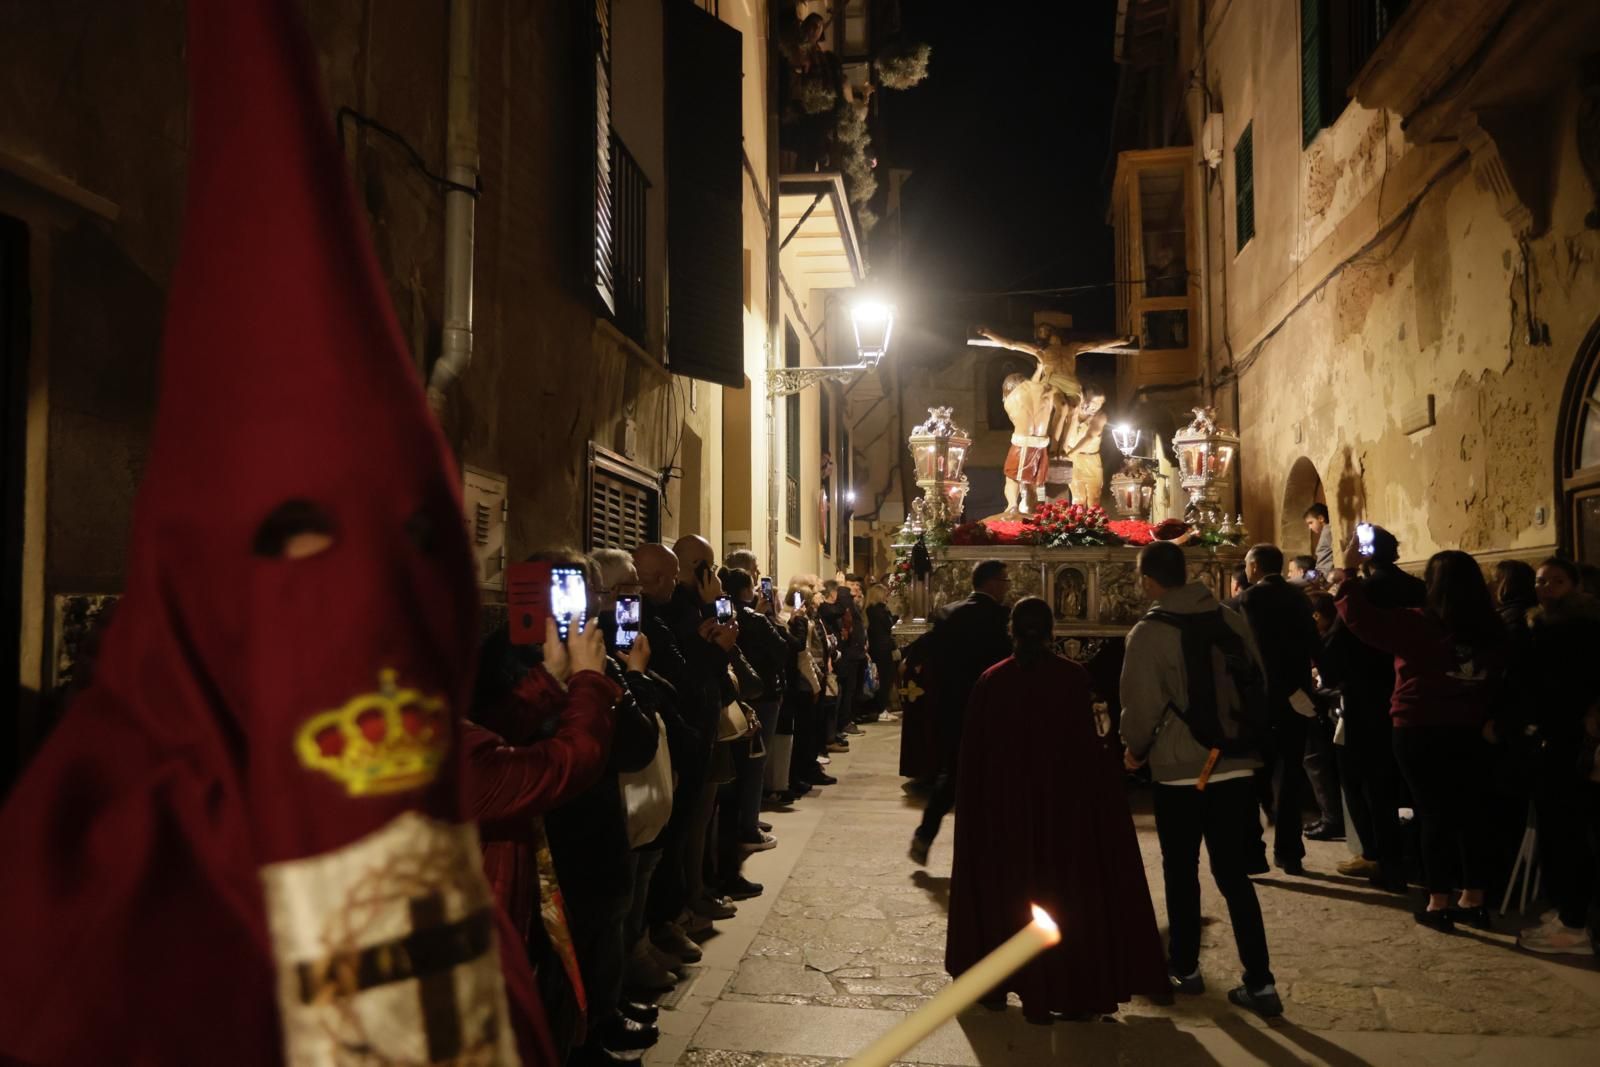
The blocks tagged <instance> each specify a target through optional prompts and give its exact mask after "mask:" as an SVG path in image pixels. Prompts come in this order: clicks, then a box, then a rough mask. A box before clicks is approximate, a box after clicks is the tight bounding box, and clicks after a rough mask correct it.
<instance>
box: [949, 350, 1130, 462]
mask: <svg viewBox="0 0 1600 1067" xmlns="http://www.w3.org/2000/svg"><path fill="white" fill-rule="evenodd" d="M978 333H980V334H982V335H983V336H984V337H987V338H988V339H989V340H991V341H993V342H994V343H995V344H997V345H999V346H1000V347H1001V348H1009V349H1011V351H1013V352H1026V353H1027V354H1028V355H1030V356H1032V357H1033V358H1034V359H1036V360H1038V361H1039V366H1038V369H1037V370H1035V371H1034V373H1033V380H1034V381H1036V382H1041V383H1043V384H1044V385H1045V386H1046V387H1047V388H1048V389H1049V390H1050V393H1051V405H1052V406H1053V408H1054V411H1055V414H1054V417H1053V418H1052V419H1051V428H1050V431H1049V437H1050V444H1051V451H1052V452H1054V453H1055V454H1056V455H1062V454H1064V453H1065V452H1066V451H1067V449H1068V447H1069V446H1070V444H1071V442H1069V441H1068V440H1067V431H1068V428H1069V426H1071V424H1072V423H1073V422H1074V417H1073V412H1074V409H1076V408H1077V407H1078V406H1079V405H1080V404H1081V403H1082V401H1083V399H1084V394H1083V386H1082V385H1081V384H1080V383H1079V382H1078V375H1077V365H1078V356H1079V354H1080V353H1083V352H1090V351H1093V350H1094V349H1097V348H1105V347H1107V346H1108V345H1113V344H1117V343H1119V342H1120V341H1121V340H1122V338H1120V337H1101V338H1095V339H1093V340H1089V341H1069V340H1066V339H1065V338H1064V337H1063V336H1062V334H1061V333H1060V331H1058V330H1057V329H1056V327H1054V326H1052V325H1050V324H1049V323H1047V322H1041V323H1040V324H1039V326H1038V329H1037V330H1035V331H1034V337H1035V340H1034V341H1016V340H1012V339H1010V338H1007V337H1001V336H1000V335H999V334H997V333H995V332H994V331H993V330H988V329H979V330H978ZM1103 402H1104V401H1103V399H1102V403H1103Z"/></svg>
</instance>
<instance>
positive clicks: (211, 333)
mask: <svg viewBox="0 0 1600 1067" xmlns="http://www.w3.org/2000/svg"><path fill="white" fill-rule="evenodd" d="M295 8H296V5H294V4H292V3H289V2H288V0H189V3H188V12H189V14H188V18H189V40H188V52H187V60H188V65H189V85H190V93H191V97H190V106H191V118H192V136H191V140H190V155H189V167H188V176H187V182H188V186H187V202H186V209H185V211H186V214H185V224H184V231H183V239H182V246H181V250H180V255H179V258H178V264H177V268H176V271H175V274H174V276H173V279H172V285H171V291H170V302H169V306H168V310H167V323H166V337H165V340H164V346H163V353H162V362H163V366H162V384H161V396H160V406H159V411H158V414H157V418H156V424H155V430H154V436H153V441H152V444H151V450H150V457H149V465H148V468H147V473H146V476H145V479H144V482H143V484H142V486H141V487H140V490H139V497H138V502H137V507H136V509H135V517H134V526H133V537H132V546H131V550H130V553H129V558H128V567H127V584H126V591H125V595H124V598H123V600H122V602H121V603H120V605H119V607H118V610H117V614H116V620H115V622H114V623H113V624H112V625H111V627H110V629H109V631H108V633H107V634H106V636H105V640H104V643H103V646H102V651H101V655H100V660H99V662H98V664H97V667H96V670H95V676H94V681H93V684H92V685H91V687H90V688H89V689H88V690H87V691H86V692H85V693H84V694H83V695H82V696H80V697H79V698H78V699H77V700H76V701H75V702H74V703H73V704H72V705H71V706H70V707H69V708H68V710H67V711H66V713H65V715H64V717H63V720H62V722H61V723H60V725H59V727H58V728H57V730H56V731H55V733H54V735H53V736H52V737H51V738H50V740H49V742H48V743H47V744H46V745H45V747H44V749H43V750H42V751H41V752H40V753H39V754H38V755H37V757H36V758H35V760H34V761H33V764H32V766H31V768H30V769H29V771H28V773H27V774H26V776H25V777H24V779H23V781H22V782H21V783H20V784H19V785H18V787H17V789H16V790H15V792H14V794H13V795H12V797H11V799H10V801H9V803H8V804H7V806H6V808H5V810H4V812H3V814H0V856H3V857H4V860H3V862H0V946H3V947H0V1060H3V1059H9V1058H13V1057H14V1058H16V1059H19V1060H21V1061H22V1062H26V1063H51V1064H54V1063H74V1064H77V1063H171V1064H177V1063H228V1064H256V1063H271V1062H280V1061H282V1060H285V1059H287V1060H291V1061H293V1062H295V1063H317V1064H321V1063H330V1064H331V1063H336V1062H337V1063H346V1062H360V1063H379V1062H382V1063H431V1062H438V1061H442V1060H450V1061H451V1062H471V1063H503V1062H514V1061H515V1059H516V1053H515V1051H514V1048H513V1034H512V1030H511V1027H510V1025H509V1024H508V1022H507V1010H506V999H505V992H504V986H503V983H502V979H501V972H500V968H499V963H498V961H497V950H496V927H495V921H496V920H495V913H494V910H493V904H492V901H491V898H490V896H489V892H488V889H487V886H486V884H485V881H484V878H483V875H482V871H481V866H480V860H479V855H478V845H477V839H476V836H475V833H474V831H473V829H472V828H471V826H470V825H467V824H464V823H463V822H462V821H461V816H460V798H459V795H458V791H459V775H458V773H457V762H458V753H457V747H456V732H457V723H458V715H459V712H460V710H461V708H462V707H463V705H464V703H465V700H466V697H467V692H468V685H469V679H470V678H471V676H472V668H473V653H474V634H475V622H474V614H475V608H476V600H475V593H474V583H473V578H472V572H471V566H470V558H469V554H468V548H467V545H466V540H465V534H464V530H463V524H462V522H461V517H460V516H461V512H460V501H459V496H458V490H457V488H456V478H455V471H454V465H453V461H452V460H451V457H450V455H449V451H448V449H447V448H446V446H445V443H444V441H443V439H442V437H441V435H440V433H439V431H438V429H437V427H436V425H435V424H434V422H433V420H432V418H431V417H430V415H429V413H428V410H427V407H426V404H425V402H424V399H423V393H422V389H421V387H420V385H419V382H418V377H417V374H416V371H415V370H414V369H413V367H412V366H411V365H410V362H409V360H408V358H407V356H406V350H405V347H404V345H403V343H402V341H401V338H400V334H399V331H398V329H397V327H396V323H395V321H394V317H393V314H392V312H391V311H390V309H389V305H388V298H387V295H386V293H385V291H384V288H383V285H382V282H381V280H380V276H379V273H378V270H377V266H376V263H375V262H374V259H373V256H372V253H371V251H370V248H369V246H368V243H367V239H366V236H365V233H364V230H363V223H362V221H361V220H360V217H359V212H358V209H357V207H356V205H355V202H354V200H353V197H352V192H351V188H350V184H349V181H348V180H347V177H346V175H345V172H344V166H343V162H342V160H341V158H340V156H339V153H338V149H337V147H336V144H335V141H334V137H333V131H332V126H331V121H330V116H331V112H330V109H329V108H328V106H327V105H326V103H325V102H324V101H323V99H322V98H321V95H320V91H319V87H318V76H317V69H316V61H315V58H314V56H313V54H312V51H311V48H310V45H309V42H308V40H307V39H306V37H305V35H304V33H303V30H302V28H301V26H300V24H299V22H298V19H297V17H296V15H295V13H294V12H295Z"/></svg>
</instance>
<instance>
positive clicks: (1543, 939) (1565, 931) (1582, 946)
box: [1517, 920, 1594, 956]
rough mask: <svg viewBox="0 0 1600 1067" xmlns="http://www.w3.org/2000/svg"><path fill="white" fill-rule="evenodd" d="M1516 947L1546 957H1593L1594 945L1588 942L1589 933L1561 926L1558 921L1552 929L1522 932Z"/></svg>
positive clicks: (1545, 927) (1541, 927) (1537, 928)
mask: <svg viewBox="0 0 1600 1067" xmlns="http://www.w3.org/2000/svg"><path fill="white" fill-rule="evenodd" d="M1517 945H1518V946H1519V947H1521V948H1525V949H1527V950H1528V951H1529V952H1539V953H1542V954H1544V955H1547V956H1593V955H1594V945H1593V943H1591V942H1590V940H1589V931H1588V930H1586V929H1584V928H1583V927H1581V926H1577V927H1573V926H1562V925H1561V923H1560V921H1559V920H1557V922H1556V925H1555V926H1554V928H1551V927H1548V926H1539V927H1535V928H1534V929H1532V930H1524V931H1522V934H1521V936H1519V937H1518V938H1517Z"/></svg>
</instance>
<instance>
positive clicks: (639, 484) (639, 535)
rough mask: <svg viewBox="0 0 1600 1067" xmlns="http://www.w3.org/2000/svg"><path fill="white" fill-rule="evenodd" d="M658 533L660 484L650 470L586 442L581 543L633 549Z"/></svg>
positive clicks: (649, 541) (658, 534)
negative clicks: (586, 493) (585, 501)
mask: <svg viewBox="0 0 1600 1067" xmlns="http://www.w3.org/2000/svg"><path fill="white" fill-rule="evenodd" d="M660 537H661V488H660V486H659V484H658V483H657V482H656V481H655V479H654V478H653V476H652V474H651V472H650V471H648V470H646V469H645V468H643V467H639V466H637V465H635V464H632V463H629V462H628V461H627V460H626V459H624V458H622V457H621V456H618V455H616V454H614V453H611V452H608V451H606V450H605V449H603V448H600V447H599V446H598V445H590V446H589V526H588V533H587V536H586V537H585V540H584V547H585V548H586V549H587V550H588V551H590V552H593V551H594V550H595V549H597V548H622V549H629V550H631V549H634V548H637V547H638V546H639V545H644V544H649V543H651V542H653V541H657V540H659V539H660Z"/></svg>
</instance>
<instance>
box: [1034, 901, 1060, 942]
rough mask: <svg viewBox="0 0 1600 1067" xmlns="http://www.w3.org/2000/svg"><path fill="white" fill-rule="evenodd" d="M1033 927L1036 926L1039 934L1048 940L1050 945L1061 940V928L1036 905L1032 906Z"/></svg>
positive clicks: (1047, 913)
mask: <svg viewBox="0 0 1600 1067" xmlns="http://www.w3.org/2000/svg"><path fill="white" fill-rule="evenodd" d="M1033 925H1035V926H1037V927H1038V928H1039V930H1040V932H1041V933H1043V934H1045V935H1046V936H1048V937H1049V938H1050V943H1051V944H1055V943H1056V942H1057V941H1060V940H1061V928H1060V927H1059V926H1057V925H1056V921H1055V920H1054V919H1052V918H1051V917H1050V913H1049V912H1047V911H1045V910H1044V909H1043V908H1041V907H1039V905H1037V904H1035V905H1033Z"/></svg>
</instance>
